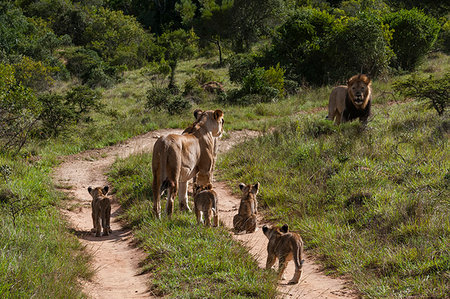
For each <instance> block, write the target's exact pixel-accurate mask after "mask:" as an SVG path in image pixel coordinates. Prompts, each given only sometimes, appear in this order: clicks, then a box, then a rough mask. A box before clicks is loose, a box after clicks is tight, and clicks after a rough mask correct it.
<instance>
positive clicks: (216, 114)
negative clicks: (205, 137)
mask: <svg viewBox="0 0 450 299" xmlns="http://www.w3.org/2000/svg"><path fill="white" fill-rule="evenodd" d="M222 116H223V112H222V110H219V109H217V110H216V111H214V119H219V117H222Z"/></svg>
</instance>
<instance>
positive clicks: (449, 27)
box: [435, 20, 450, 54]
mask: <svg viewBox="0 0 450 299" xmlns="http://www.w3.org/2000/svg"><path fill="white" fill-rule="evenodd" d="M436 44H437V45H435V47H436V48H437V49H438V50H440V51H442V52H444V53H446V54H450V20H448V21H446V22H445V23H444V24H443V25H442V27H441V31H439V36H438V40H437V42H436Z"/></svg>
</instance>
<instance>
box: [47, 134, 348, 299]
mask: <svg viewBox="0 0 450 299" xmlns="http://www.w3.org/2000/svg"><path fill="white" fill-rule="evenodd" d="M180 132H181V130H169V129H167V130H159V131H154V132H149V133H147V134H144V135H140V136H136V137H133V138H131V139H129V140H127V141H126V142H124V143H122V144H118V145H115V146H111V147H106V148H103V149H98V150H90V151H85V152H83V153H80V154H77V155H72V156H67V157H64V158H63V162H62V163H61V164H60V166H59V167H58V168H57V169H55V171H54V173H53V179H54V182H55V185H56V186H58V187H59V188H61V189H62V190H64V192H66V193H67V194H68V195H69V197H70V198H71V200H69V201H68V202H67V209H66V210H64V211H63V213H64V214H65V215H66V216H67V218H68V219H69V222H70V223H71V225H72V228H73V230H74V233H75V234H76V235H77V236H78V237H79V238H80V241H81V242H82V244H83V245H84V246H86V248H87V250H88V252H89V253H90V254H92V256H93V261H92V267H93V268H94V269H95V270H96V273H95V275H94V277H93V279H92V281H86V282H83V287H84V292H85V293H86V294H87V295H88V296H90V297H92V298H108V299H111V298H148V297H152V294H151V293H150V291H149V288H148V284H149V283H148V282H149V280H150V277H148V275H145V274H140V269H139V262H140V261H142V260H143V259H144V258H145V253H143V252H142V251H141V250H139V249H137V248H135V247H134V246H133V237H132V232H131V231H130V230H128V229H125V228H124V227H123V226H122V225H121V223H120V222H118V221H116V220H115V218H116V217H117V215H118V214H119V213H120V207H119V205H118V204H117V203H114V204H113V206H112V219H111V223H112V224H111V228H112V230H113V233H112V235H111V236H109V237H101V238H95V237H93V236H92V234H91V233H90V229H91V228H92V218H91V208H90V202H91V197H90V195H89V193H88V192H87V188H88V187H89V186H93V187H94V186H104V185H107V177H106V175H105V173H106V172H107V171H108V170H109V168H110V166H111V165H112V163H113V162H114V161H115V159H116V158H125V157H127V156H129V155H131V154H134V153H140V152H144V151H151V150H152V148H153V144H154V142H155V141H156V138H157V136H161V135H165V134H169V133H180ZM257 134H258V133H257V132H253V131H239V132H231V133H229V134H228V135H229V138H227V139H224V140H221V141H220V143H219V153H222V152H225V151H227V150H229V149H230V148H231V147H232V146H233V145H234V144H236V143H238V142H240V141H241V140H244V139H246V138H251V137H255V136H256V135H257ZM149 167H150V166H149ZM246 183H250V182H246ZM214 188H215V190H216V191H217V192H218V195H219V212H220V218H221V221H223V223H224V224H225V225H227V226H228V227H230V228H231V226H232V218H233V216H234V215H235V214H236V213H237V208H238V205H239V198H238V197H236V196H233V195H232V194H231V193H230V190H229V188H228V187H227V186H226V184H225V183H224V182H215V183H214ZM261 221H262V220H261ZM261 221H260V225H259V230H258V231H257V232H255V233H253V234H245V235H234V237H235V238H236V239H238V240H240V241H241V242H242V243H243V244H244V245H245V246H247V247H248V248H249V251H250V252H251V253H252V254H253V256H254V257H255V259H257V260H258V263H259V264H260V266H261V267H263V266H264V265H265V260H266V246H267V239H266V237H265V236H264V235H263V233H262V230H261V226H262V225H261ZM293 269H294V266H293V263H292V262H291V263H290V264H289V266H288V268H287V270H286V278H289V279H290V278H291V277H292V275H293V273H294V272H293V271H294V270H293ZM285 282H286V281H281V282H280V285H279V290H280V292H281V294H282V297H284V298H355V297H356V296H355V295H354V293H353V292H352V291H351V290H350V289H348V288H347V286H346V282H345V281H343V280H340V279H333V278H330V277H329V276H326V275H325V274H323V273H322V272H321V271H319V266H318V265H317V264H315V263H314V260H313V259H312V258H311V257H308V256H307V258H306V261H305V264H304V271H303V277H302V280H301V281H300V283H299V284H298V285H294V286H287V285H285Z"/></svg>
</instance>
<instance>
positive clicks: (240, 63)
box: [228, 54, 258, 83]
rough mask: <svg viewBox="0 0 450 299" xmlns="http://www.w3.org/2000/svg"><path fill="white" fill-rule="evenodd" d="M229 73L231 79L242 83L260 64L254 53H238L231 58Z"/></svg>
mask: <svg viewBox="0 0 450 299" xmlns="http://www.w3.org/2000/svg"><path fill="white" fill-rule="evenodd" d="M229 64H230V66H229V68H228V74H229V76H230V81H231V82H235V83H242V82H243V80H244V78H245V76H247V75H248V74H250V72H251V71H252V70H253V69H255V68H256V67H257V66H258V63H257V61H256V56H255V55H254V54H236V55H234V56H233V57H231V58H230V59H229Z"/></svg>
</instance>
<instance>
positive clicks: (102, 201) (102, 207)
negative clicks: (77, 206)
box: [88, 186, 112, 237]
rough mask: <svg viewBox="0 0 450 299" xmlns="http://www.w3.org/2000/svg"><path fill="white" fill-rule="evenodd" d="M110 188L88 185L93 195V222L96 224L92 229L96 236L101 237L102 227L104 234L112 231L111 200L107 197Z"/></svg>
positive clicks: (106, 234)
mask: <svg viewBox="0 0 450 299" xmlns="http://www.w3.org/2000/svg"><path fill="white" fill-rule="evenodd" d="M108 189H109V188H108V186H105V187H103V188H101V187H96V188H92V187H88V192H89V194H90V195H91V196H92V203H91V207H92V222H93V224H94V228H93V229H92V231H93V232H95V236H96V237H100V235H101V234H100V232H101V228H102V227H103V236H108V235H109V234H110V233H112V230H111V227H110V219H111V200H110V199H109V198H108V197H106V194H108ZM100 220H101V226H100Z"/></svg>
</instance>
